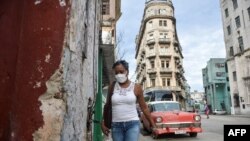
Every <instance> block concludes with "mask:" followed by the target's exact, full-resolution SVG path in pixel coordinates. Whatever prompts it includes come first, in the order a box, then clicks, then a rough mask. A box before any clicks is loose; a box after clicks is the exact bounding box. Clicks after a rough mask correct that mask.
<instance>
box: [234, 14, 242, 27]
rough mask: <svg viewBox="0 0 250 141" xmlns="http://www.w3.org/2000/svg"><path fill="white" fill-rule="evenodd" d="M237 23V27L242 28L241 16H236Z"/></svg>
mask: <svg viewBox="0 0 250 141" xmlns="http://www.w3.org/2000/svg"><path fill="white" fill-rule="evenodd" d="M235 23H236V27H237V28H240V26H241V24H240V16H238V17H236V18H235Z"/></svg>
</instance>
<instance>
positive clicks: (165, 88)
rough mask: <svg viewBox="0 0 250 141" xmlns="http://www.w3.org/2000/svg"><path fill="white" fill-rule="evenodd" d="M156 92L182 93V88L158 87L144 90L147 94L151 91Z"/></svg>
mask: <svg viewBox="0 0 250 141" xmlns="http://www.w3.org/2000/svg"><path fill="white" fill-rule="evenodd" d="M155 90H168V91H175V92H181V87H180V86H156V87H151V88H147V89H146V90H144V93H147V92H149V91H155Z"/></svg>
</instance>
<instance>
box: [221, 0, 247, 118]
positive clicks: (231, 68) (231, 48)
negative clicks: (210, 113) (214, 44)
mask: <svg viewBox="0 0 250 141" xmlns="http://www.w3.org/2000/svg"><path fill="white" fill-rule="evenodd" d="M220 5H221V14H222V20H223V29H224V40H225V45H226V54H227V56H226V58H227V65H228V74H229V80H230V88H231V99H232V105H233V107H232V114H250V0H220Z"/></svg>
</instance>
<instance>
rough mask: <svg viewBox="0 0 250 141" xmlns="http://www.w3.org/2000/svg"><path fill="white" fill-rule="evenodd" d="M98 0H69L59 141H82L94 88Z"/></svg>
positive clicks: (97, 36) (96, 57)
mask: <svg viewBox="0 0 250 141" xmlns="http://www.w3.org/2000/svg"><path fill="white" fill-rule="evenodd" d="M99 11H100V4H99V1H93V0H81V1H72V5H71V13H70V20H69V25H68V30H67V33H66V34H67V35H68V36H67V37H66V40H65V42H66V43H65V47H66V48H65V50H64V62H65V63H64V68H63V71H64V72H65V76H64V80H67V81H65V83H64V89H65V91H66V92H65V98H66V104H67V112H66V115H65V118H64V128H63V131H62V140H63V141H69V140H86V138H87V135H86V121H87V116H86V114H87V104H88V98H89V97H91V99H94V98H95V97H94V95H95V94H96V91H97V90H96V89H97V87H96V86H97V81H96V80H97V59H98V44H99V43H98V40H99V19H100V18H99V16H100V15H98V13H100V12H99Z"/></svg>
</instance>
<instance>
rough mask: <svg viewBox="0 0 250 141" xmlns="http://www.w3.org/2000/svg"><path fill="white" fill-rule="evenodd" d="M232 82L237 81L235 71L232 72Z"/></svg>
mask: <svg viewBox="0 0 250 141" xmlns="http://www.w3.org/2000/svg"><path fill="white" fill-rule="evenodd" d="M233 80H234V81H237V75H236V71H234V72H233Z"/></svg>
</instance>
